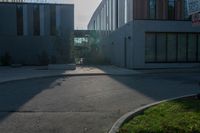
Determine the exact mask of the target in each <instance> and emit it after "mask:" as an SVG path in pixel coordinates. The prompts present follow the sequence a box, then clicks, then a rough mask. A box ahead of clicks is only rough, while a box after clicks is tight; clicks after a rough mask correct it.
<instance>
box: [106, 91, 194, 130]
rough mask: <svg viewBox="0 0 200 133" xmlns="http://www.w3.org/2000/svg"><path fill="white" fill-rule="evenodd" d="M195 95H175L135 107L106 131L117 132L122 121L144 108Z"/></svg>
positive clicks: (139, 112) (142, 110)
mask: <svg viewBox="0 0 200 133" xmlns="http://www.w3.org/2000/svg"><path fill="white" fill-rule="evenodd" d="M196 95H197V94H189V95H184V96H179V97H175V98H170V99H166V100H162V101H159V102H155V103H151V104H148V105H145V106H143V107H140V108H138V109H135V110H134V111H131V112H128V113H126V114H125V115H123V116H122V117H120V118H119V119H118V120H117V121H116V122H115V123H114V125H113V126H112V128H111V129H110V131H109V132H108V133H118V131H119V129H120V127H121V126H122V125H123V124H124V123H126V122H128V121H129V120H131V119H132V118H133V117H135V116H137V115H140V114H142V113H143V112H144V110H146V109H148V108H150V107H152V106H155V105H158V104H160V103H163V102H167V101H171V100H176V99H181V98H185V97H192V96H196Z"/></svg>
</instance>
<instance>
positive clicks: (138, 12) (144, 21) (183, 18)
mask: <svg viewBox="0 0 200 133" xmlns="http://www.w3.org/2000/svg"><path fill="white" fill-rule="evenodd" d="M186 6H187V5H186V0H102V2H101V4H100V5H99V7H98V8H97V9H96V11H95V13H94V14H93V16H92V18H91V20H90V22H89V24H88V29H89V30H97V31H99V32H101V31H103V32H104V33H105V32H106V34H103V35H102V36H103V39H101V45H102V50H103V52H104V55H105V56H106V58H107V59H109V60H110V61H111V63H112V64H115V65H118V66H121V67H127V68H131V69H137V68H169V67H193V66H199V65H200V64H199V63H200V27H198V26H192V23H191V18H190V16H188V15H187V7H186Z"/></svg>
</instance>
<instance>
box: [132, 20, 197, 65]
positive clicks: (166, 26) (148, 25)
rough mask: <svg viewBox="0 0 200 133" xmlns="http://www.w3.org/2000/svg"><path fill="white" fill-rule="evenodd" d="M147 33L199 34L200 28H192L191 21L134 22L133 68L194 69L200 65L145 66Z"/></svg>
mask: <svg viewBox="0 0 200 133" xmlns="http://www.w3.org/2000/svg"><path fill="white" fill-rule="evenodd" d="M145 32H197V33H200V27H198V26H192V23H191V21H151V20H135V21H133V45H134V49H133V53H134V55H133V59H134V63H133V66H132V67H133V68H168V67H192V66H199V65H200V64H199V63H147V64H145Z"/></svg>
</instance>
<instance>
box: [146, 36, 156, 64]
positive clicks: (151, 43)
mask: <svg viewBox="0 0 200 133" xmlns="http://www.w3.org/2000/svg"><path fill="white" fill-rule="evenodd" d="M155 57H156V34H155V33H149V34H147V35H146V47H145V58H146V62H154V61H155V60H156V58H155Z"/></svg>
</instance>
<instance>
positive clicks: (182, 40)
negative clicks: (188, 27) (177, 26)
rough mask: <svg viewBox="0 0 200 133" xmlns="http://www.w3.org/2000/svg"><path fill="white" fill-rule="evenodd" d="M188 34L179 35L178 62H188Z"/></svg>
mask: <svg viewBox="0 0 200 133" xmlns="http://www.w3.org/2000/svg"><path fill="white" fill-rule="evenodd" d="M186 45H187V34H184V33H183V34H178V61H179V62H184V61H187V58H186V55H187V54H186V51H187V50H186V48H187V47H186Z"/></svg>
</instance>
